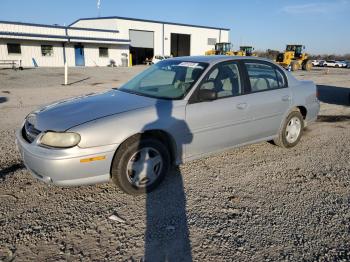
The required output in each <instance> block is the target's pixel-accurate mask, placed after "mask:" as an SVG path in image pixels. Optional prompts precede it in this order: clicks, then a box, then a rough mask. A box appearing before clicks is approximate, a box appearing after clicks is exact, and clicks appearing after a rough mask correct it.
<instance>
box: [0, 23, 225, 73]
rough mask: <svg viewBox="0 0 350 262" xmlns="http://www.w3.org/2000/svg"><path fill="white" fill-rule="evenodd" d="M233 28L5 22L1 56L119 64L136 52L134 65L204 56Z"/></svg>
mask: <svg viewBox="0 0 350 262" xmlns="http://www.w3.org/2000/svg"><path fill="white" fill-rule="evenodd" d="M229 34H230V30H229V29H226V28H216V27H206V26H198V25H188V24H179V23H169V22H161V21H151V20H143V19H135V18H124V17H115V16H113V17H100V18H82V19H79V20H77V21H75V22H74V23H72V24H71V25H69V26H68V27H64V26H55V25H53V26H51V25H42V24H30V23H19V22H7V21H0V66H1V60H21V62H22V66H24V67H32V66H35V65H38V66H45V67H54V66H63V65H64V61H65V59H66V60H67V63H68V65H69V66H107V65H109V64H111V60H113V61H114V62H115V64H116V65H117V66H120V65H122V59H123V58H124V59H125V58H128V57H129V54H130V53H131V54H132V55H133V56H132V57H133V64H141V63H144V61H145V60H146V59H151V58H152V57H153V56H155V55H165V56H170V55H173V56H187V55H204V53H205V51H206V50H210V49H213V48H214V45H215V43H217V42H229V39H230V35H229Z"/></svg>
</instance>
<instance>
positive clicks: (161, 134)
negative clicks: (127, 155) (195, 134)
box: [123, 130, 177, 163]
mask: <svg viewBox="0 0 350 262" xmlns="http://www.w3.org/2000/svg"><path fill="white" fill-rule="evenodd" d="M150 137H152V138H155V139H158V140H159V141H161V142H162V143H163V144H164V145H165V146H166V147H167V148H169V153H170V157H171V161H172V163H175V161H176V154H177V147H176V142H175V140H174V139H173V137H172V136H171V135H170V134H169V133H167V132H165V131H163V130H147V131H145V132H143V133H138V134H135V135H133V136H131V137H129V138H128V139H126V140H125V141H124V142H123V143H125V142H128V141H130V140H133V139H136V140H140V139H142V138H143V139H144V138H150Z"/></svg>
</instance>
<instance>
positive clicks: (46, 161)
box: [16, 130, 118, 186]
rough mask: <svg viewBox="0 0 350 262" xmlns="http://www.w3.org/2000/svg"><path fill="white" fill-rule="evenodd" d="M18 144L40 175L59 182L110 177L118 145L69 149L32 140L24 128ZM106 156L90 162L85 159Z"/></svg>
mask: <svg viewBox="0 0 350 262" xmlns="http://www.w3.org/2000/svg"><path fill="white" fill-rule="evenodd" d="M16 145H17V148H18V150H19V152H20V154H21V157H22V159H23V162H24V164H25V166H26V167H27V169H28V170H29V171H30V173H31V174H32V175H33V176H34V177H35V178H37V179H39V180H41V181H43V182H45V183H49V184H55V185H59V186H81V185H91V184H98V183H106V182H109V180H110V168H111V164H112V160H113V157H114V153H115V151H116V150H117V148H118V145H108V146H101V147H93V148H80V147H78V146H76V147H74V148H69V149H52V148H44V147H41V146H39V145H38V143H37V140H35V141H33V142H32V143H28V142H27V141H26V140H25V139H24V138H23V136H22V132H21V130H18V131H17V132H16ZM101 156H102V157H103V159H102V160H98V161H90V162H86V161H83V162H81V160H83V159H93V158H96V157H101Z"/></svg>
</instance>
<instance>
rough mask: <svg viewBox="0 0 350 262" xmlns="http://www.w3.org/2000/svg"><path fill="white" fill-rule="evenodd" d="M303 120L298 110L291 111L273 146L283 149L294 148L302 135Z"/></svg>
mask: <svg viewBox="0 0 350 262" xmlns="http://www.w3.org/2000/svg"><path fill="white" fill-rule="evenodd" d="M303 129H304V119H303V116H302V115H301V113H300V111H299V110H297V109H296V110H294V111H292V112H291V113H290V114H289V115H288V117H287V118H286V120H285V122H284V124H283V126H282V128H281V130H280V131H279V133H278V137H277V138H276V139H274V140H273V142H274V144H275V145H277V146H280V147H283V148H291V147H294V146H296V145H297V144H298V143H299V141H300V139H301V136H302V134H303Z"/></svg>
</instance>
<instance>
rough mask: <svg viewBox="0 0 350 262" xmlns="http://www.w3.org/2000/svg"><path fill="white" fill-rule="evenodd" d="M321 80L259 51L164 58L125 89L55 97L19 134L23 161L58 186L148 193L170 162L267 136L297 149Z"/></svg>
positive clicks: (37, 175) (316, 106)
mask: <svg viewBox="0 0 350 262" xmlns="http://www.w3.org/2000/svg"><path fill="white" fill-rule="evenodd" d="M319 107H320V105H319V101H318V99H317V96H316V86H315V84H314V83H313V82H311V81H298V80H297V79H295V78H294V77H293V76H292V75H291V73H289V72H287V71H285V70H284V69H283V68H281V67H280V66H278V65H276V64H274V63H272V62H270V61H269V60H264V59H260V58H256V57H254V58H248V57H230V56H205V57H182V58H174V59H168V60H164V61H161V62H159V63H157V64H156V65H153V66H151V67H150V68H148V69H147V70H145V71H144V72H142V73H141V74H140V75H138V76H136V77H135V78H133V79H131V80H130V81H129V82H127V83H126V84H124V85H123V86H121V87H120V88H118V89H111V90H110V91H108V92H105V93H100V94H92V95H86V96H81V97H76V98H72V99H68V100H65V101H60V102H56V103H54V104H51V105H48V106H45V107H43V108H40V109H38V110H36V111H34V112H32V113H31V114H29V115H28V116H27V117H26V119H25V121H24V123H23V126H22V127H21V128H20V129H19V130H18V131H17V133H16V142H17V146H18V149H19V151H20V153H21V156H22V158H23V162H24V164H25V165H26V167H27V168H28V170H29V171H30V173H31V174H32V175H33V176H34V177H35V178H37V179H39V180H41V181H44V182H46V183H50V184H55V185H59V186H80V185H87V184H97V183H104V182H108V181H110V180H111V181H113V182H114V183H115V184H117V185H118V186H119V187H120V188H121V189H122V190H123V191H124V192H126V193H129V194H140V193H144V192H150V191H151V190H153V189H154V188H155V187H156V186H157V185H159V183H160V182H161V181H162V180H163V178H164V177H165V175H166V174H167V173H168V172H169V170H170V168H171V166H173V165H175V166H176V165H180V164H182V163H184V162H186V161H189V160H193V159H198V158H201V157H204V156H207V155H209V154H212V153H215V152H219V151H222V150H227V149H230V148H233V147H238V146H243V145H247V144H252V143H258V142H262V141H270V142H273V143H274V144H275V145H278V146H281V147H284V148H291V147H294V146H295V145H297V144H298V142H299V140H300V138H301V136H302V134H303V129H304V127H305V126H307V125H308V124H309V123H311V122H313V121H314V120H315V119H316V118H317V115H318V112H319Z"/></svg>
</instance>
